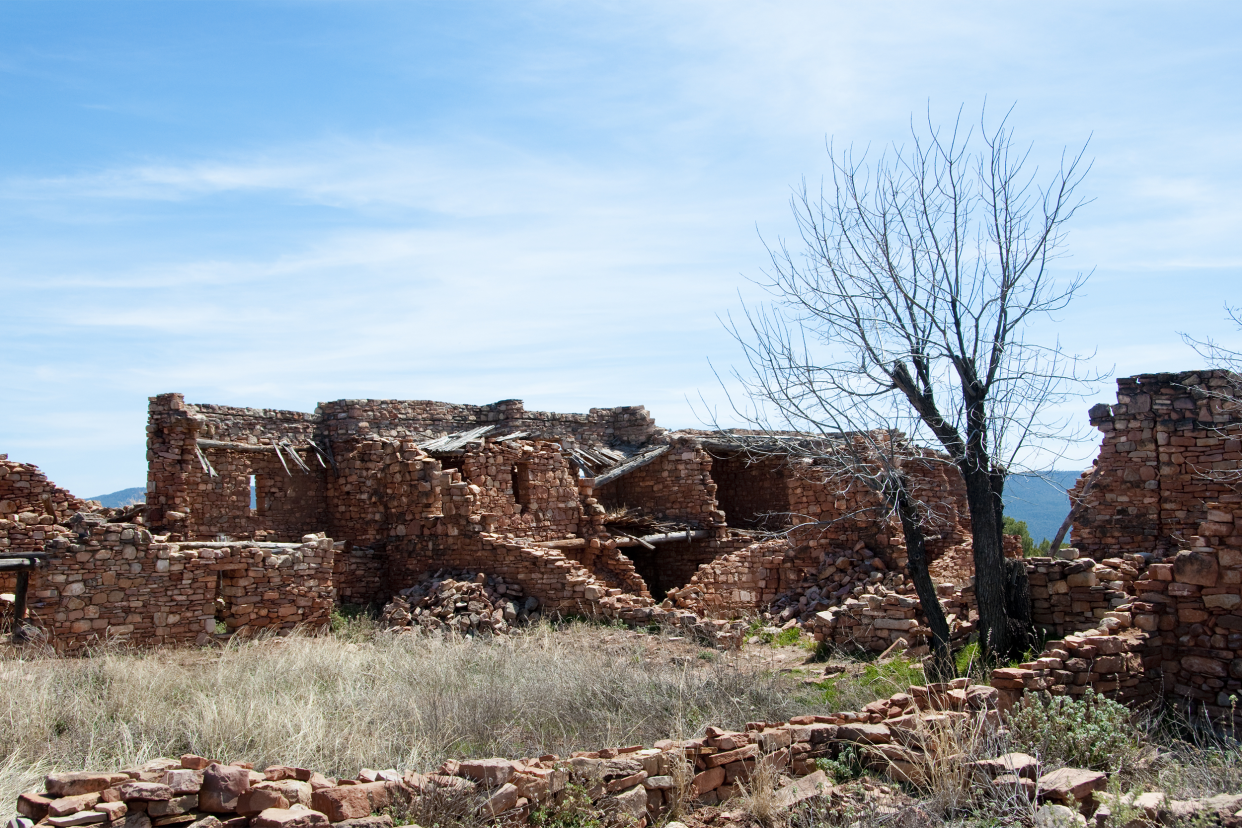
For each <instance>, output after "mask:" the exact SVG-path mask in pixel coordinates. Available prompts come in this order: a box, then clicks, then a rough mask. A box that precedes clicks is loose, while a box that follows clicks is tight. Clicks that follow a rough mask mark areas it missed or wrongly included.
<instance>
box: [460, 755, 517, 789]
mask: <svg viewBox="0 0 1242 828" xmlns="http://www.w3.org/2000/svg"><path fill="white" fill-rule="evenodd" d="M457 773H458V775H459V776H464V777H466V778H467V779H473V780H474V781H475V782H478V783H480V784H482V785H483V786H484V787H486V788H497V787H499V786H501V785H503V784H505V783H506V782H508V781H509V780H510V779H512V778H513V763H512V762H510V761H509V760H508V759H471V760H469V761H466V762H462V763H461V765H460V767H459V768H458V771H457Z"/></svg>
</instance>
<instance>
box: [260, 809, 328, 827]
mask: <svg viewBox="0 0 1242 828" xmlns="http://www.w3.org/2000/svg"><path fill="white" fill-rule="evenodd" d="M328 824H329V823H328V818H327V817H326V816H324V815H323V814H321V813H319V812H318V811H311V810H307V809H305V808H299V809H296V810H294V809H285V808H269V809H267V810H266V811H263V812H262V813H260V814H258V815H257V816H255V817H252V818H251V819H250V828H328Z"/></svg>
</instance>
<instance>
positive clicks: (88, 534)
mask: <svg viewBox="0 0 1242 828" xmlns="http://www.w3.org/2000/svg"><path fill="white" fill-rule="evenodd" d="M75 524H76V531H74V532H72V533H69V534H66V535H62V536H60V537H57V538H55V539H54V540H53V541H51V542H50V543H49V544H48V552H49V562H48V566H47V568H46V569H39V570H36V571H35V572H34V573H32V576H31V583H30V599H29V600H30V603H29V612H30V620H31V622H32V623H33V624H34V625H35V626H36V627H38V628H39V629H41V630H42V631H43V634H44V635H46V636H47V639H48V641H49V642H50V643H51V644H52V645H53V646H54V647H55V648H56V649H57V650H58V651H62V652H75V651H78V650H81V649H82V648H83V647H88V646H91V645H93V644H97V643H100V642H104V641H121V642H125V643H129V644H134V645H140V646H146V645H176V644H193V643H199V644H201V643H204V642H206V641H208V640H210V636H211V635H213V634H214V633H215V632H216V623H217V620H220V621H222V622H223V623H224V624H225V625H226V627H227V629H228V630H229V631H230V632H241V633H243V634H245V633H251V632H256V631H258V630H260V629H266V628H275V629H292V628H293V627H295V626H298V625H306V626H308V627H310V628H314V627H317V626H322V625H324V624H326V623H327V621H328V616H329V613H330V612H331V606H332V602H333V598H334V594H333V590H332V583H331V572H332V544H331V541H329V540H326V539H321V538H313V539H310V538H308V539H307V540H306V542H304V543H302V544H288V545H280V546H279V547H278V546H277V545H275V544H268V545H266V546H265V547H264V548H257V547H253V546H247V545H246V544H244V543H242V544H239V545H236V546H225V545H221V544H195V543H186V544H179V543H162V542H157V541H155V540H154V539H153V538H152V536H151V533H150V532H149V531H147V530H146V529H145V528H143V527H141V526H135V525H133V524H108V523H103V522H101V521H97V520H76V519H75ZM325 547H326V548H325ZM218 598H220V599H223V601H222V603H223V607H221V608H219V619H217V613H218V605H217V599H218Z"/></svg>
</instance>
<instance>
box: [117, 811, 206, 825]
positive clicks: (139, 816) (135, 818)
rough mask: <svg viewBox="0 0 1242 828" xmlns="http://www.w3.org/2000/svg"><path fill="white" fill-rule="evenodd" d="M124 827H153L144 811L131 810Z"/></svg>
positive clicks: (126, 816)
mask: <svg viewBox="0 0 1242 828" xmlns="http://www.w3.org/2000/svg"><path fill="white" fill-rule="evenodd" d="M200 821H201V820H200ZM123 828H151V817H149V816H147V815H146V814H144V813H143V812H142V811H130V812H129V813H127V814H126V815H125V822H124V823H123ZM210 828H219V825H216V826H210Z"/></svg>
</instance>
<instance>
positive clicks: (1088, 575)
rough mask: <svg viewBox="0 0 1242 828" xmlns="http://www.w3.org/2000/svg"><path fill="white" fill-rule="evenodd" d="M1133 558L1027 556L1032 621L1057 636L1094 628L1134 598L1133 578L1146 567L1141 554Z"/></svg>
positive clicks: (1138, 575)
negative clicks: (1096, 558) (1103, 559)
mask: <svg viewBox="0 0 1242 828" xmlns="http://www.w3.org/2000/svg"><path fill="white" fill-rule="evenodd" d="M1134 557H1135V558H1136V560H1128V561H1127V560H1123V559H1121V558H1108V559H1107V560H1105V561H1103V562H1101V563H1098V564H1097V563H1096V562H1095V561H1094V560H1092V559H1091V558H1080V559H1078V560H1055V559H1053V558H1027V559H1026V560H1025V562H1024V563H1025V564H1026V573H1027V578H1028V580H1029V581H1030V585H1031V620H1032V621H1034V622H1035V624H1036V626H1038V627H1041V628H1043V629H1044V630H1045V631H1046V632H1047V633H1050V634H1051V635H1054V636H1064V635H1067V634H1068V633H1074V632H1083V631H1084V630H1091V629H1094V628H1095V627H1097V626H1098V625H1099V623H1100V621H1101V620H1102V619H1104V618H1105V617H1107V616H1108V615H1109V613H1111V612H1113V611H1114V610H1115V609H1117V607H1119V606H1121V605H1122V604H1125V603H1127V602H1128V601H1130V600H1131V599H1132V598H1133V596H1134V581H1135V579H1136V578H1138V577H1140V573H1141V572H1142V571H1143V569H1145V568H1146V562H1145V561H1144V560H1143V559H1142V558H1141V557H1139V556H1134Z"/></svg>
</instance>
